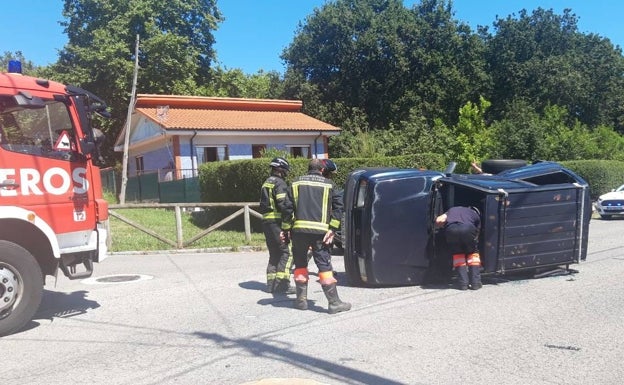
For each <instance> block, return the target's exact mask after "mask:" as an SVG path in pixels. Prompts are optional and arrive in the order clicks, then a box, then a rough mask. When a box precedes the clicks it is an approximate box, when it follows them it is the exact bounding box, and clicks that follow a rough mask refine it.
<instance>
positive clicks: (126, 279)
mask: <svg viewBox="0 0 624 385" xmlns="http://www.w3.org/2000/svg"><path fill="white" fill-rule="evenodd" d="M152 278H154V277H152V276H151V275H145V274H117V275H106V276H103V277H91V278H87V279H85V280H83V281H82V283H86V284H88V285H96V284H115V283H132V282H138V281H145V280H148V279H152Z"/></svg>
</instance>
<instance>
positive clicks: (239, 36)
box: [0, 0, 624, 74]
mask: <svg viewBox="0 0 624 385" xmlns="http://www.w3.org/2000/svg"><path fill="white" fill-rule="evenodd" d="M0 1H2V11H0V54H4V53H5V52H15V51H22V53H23V54H24V57H25V58H26V59H27V60H30V61H32V62H33V63H34V64H35V65H47V64H51V63H53V62H55V61H56V59H57V57H58V52H59V51H60V50H61V49H62V48H63V46H64V45H65V44H66V43H67V36H66V35H65V33H64V32H63V28H62V27H61V26H60V24H59V22H60V21H62V20H63V15H62V8H63V3H64V1H63V0H20V1H14V0H0ZM326 1H327V0H262V1H259V0H217V7H218V8H219V10H220V11H221V13H222V14H223V16H224V17H225V21H224V22H222V23H221V24H219V29H218V30H217V31H216V32H215V33H214V35H215V38H216V45H215V49H216V51H217V63H218V64H219V65H221V66H222V67H224V68H226V69H235V68H239V69H241V70H243V71H244V72H245V73H247V74H254V73H257V72H258V71H259V70H263V71H265V72H268V71H278V72H280V73H283V72H284V64H283V63H282V61H281V59H280V55H281V53H282V51H283V50H284V48H286V47H287V46H288V45H289V44H290V43H291V42H292V40H293V38H294V36H295V33H296V31H297V27H298V26H299V23H300V22H304V21H305V18H306V17H307V16H309V15H312V13H313V11H314V9H315V8H318V7H321V6H322V5H323V4H324V3H325V2H326ZM417 2H418V0H404V4H405V5H406V6H407V7H411V6H412V5H413V4H414V3H417ZM538 7H541V8H544V9H552V10H553V11H554V12H555V13H556V14H560V15H561V14H563V9H564V8H570V9H572V12H573V13H575V14H576V15H577V17H578V29H579V31H580V32H582V33H596V34H598V35H600V36H602V37H606V38H609V39H610V40H611V42H612V43H613V44H615V45H618V46H620V47H624V27H622V25H623V24H622V21H621V18H622V15H624V1H622V0H593V1H589V0H453V10H454V13H455V15H454V16H455V18H456V19H458V20H461V21H463V22H465V23H467V24H468V25H470V26H471V27H472V29H473V30H476V28H477V26H478V25H485V26H490V27H491V26H492V23H493V22H494V21H495V20H496V17H497V16H498V17H499V18H506V17H507V16H509V15H512V14H514V15H516V16H517V15H518V13H519V11H520V10H522V9H526V10H527V11H528V12H529V14H530V13H531V11H532V10H534V9H536V8H538ZM3 70H4V69H3Z"/></svg>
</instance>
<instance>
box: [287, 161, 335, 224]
mask: <svg viewBox="0 0 624 385" xmlns="http://www.w3.org/2000/svg"><path fill="white" fill-rule="evenodd" d="M290 196H291V200H292V203H293V210H294V211H293V225H292V229H293V231H300V232H306V233H319V234H324V233H326V232H327V230H329V229H332V230H334V231H336V230H338V229H340V220H341V218H342V211H343V204H342V196H341V195H340V193H339V191H338V190H337V188H336V185H335V184H334V182H333V181H332V180H331V179H328V178H325V177H323V176H322V175H321V174H320V173H315V172H311V173H309V174H307V175H303V176H300V177H299V178H297V179H296V180H295V181H294V182H293V183H292V185H291V187H290Z"/></svg>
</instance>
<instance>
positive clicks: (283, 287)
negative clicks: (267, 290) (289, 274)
mask: <svg viewBox="0 0 624 385" xmlns="http://www.w3.org/2000/svg"><path fill="white" fill-rule="evenodd" d="M273 292H274V293H277V294H295V288H294V287H292V286H290V279H288V278H284V279H279V280H277V283H276V284H275V290H273Z"/></svg>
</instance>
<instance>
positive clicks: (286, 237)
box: [280, 230, 290, 243]
mask: <svg viewBox="0 0 624 385" xmlns="http://www.w3.org/2000/svg"><path fill="white" fill-rule="evenodd" d="M280 240H281V241H282V243H290V231H284V230H282V231H281V232H280Z"/></svg>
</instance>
